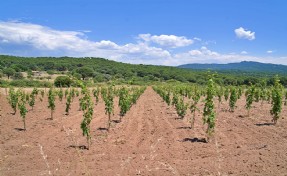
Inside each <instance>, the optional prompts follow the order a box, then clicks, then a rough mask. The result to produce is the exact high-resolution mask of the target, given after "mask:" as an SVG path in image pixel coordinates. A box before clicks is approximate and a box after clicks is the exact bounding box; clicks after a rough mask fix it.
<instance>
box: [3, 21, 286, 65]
mask: <svg viewBox="0 0 287 176" xmlns="http://www.w3.org/2000/svg"><path fill="white" fill-rule="evenodd" d="M250 33H251V32H250ZM138 38H139V40H135V41H134V42H131V43H126V44H122V45H119V44H117V43H115V42H113V41H110V40H101V41H92V40H89V39H88V36H87V35H86V33H85V32H79V31H61V30H55V29H52V28H49V27H45V26H41V25H37V24H31V23H23V22H19V21H16V22H15V21H14V22H11V21H10V22H1V21H0V53H2V54H8V55H20V56H73V57H104V58H107V59H112V60H116V61H120V62H126V63H134V64H155V65H171V66H174V65H181V64H186V63H230V62H239V61H242V60H249V61H259V62H272V63H281V64H282V63H285V64H287V58H286V57H271V55H269V56H268V57H264V58H263V57H255V56H250V55H248V53H247V52H246V51H242V52H241V53H239V54H236V53H229V54H225V53H219V52H216V51H213V50H212V49H209V48H208V47H207V45H204V46H202V47H199V48H193V49H191V48H189V50H186V49H187V48H180V49H175V48H178V47H182V46H188V45H191V44H192V43H193V41H200V40H199V38H197V39H196V38H193V40H190V39H187V38H186V37H179V36H175V35H151V34H140V35H139V36H138ZM199 43H201V45H203V42H202V41H201V42H199ZM154 44H156V45H154ZM161 46H162V47H161ZM11 48H13V49H11ZM272 52H274V51H272V50H269V51H267V53H272Z"/></svg>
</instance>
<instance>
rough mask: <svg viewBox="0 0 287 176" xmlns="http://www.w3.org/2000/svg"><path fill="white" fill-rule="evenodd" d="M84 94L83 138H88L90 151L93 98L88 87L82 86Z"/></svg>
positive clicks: (82, 108)
mask: <svg viewBox="0 0 287 176" xmlns="http://www.w3.org/2000/svg"><path fill="white" fill-rule="evenodd" d="M81 87H82V90H83V91H82V93H83V98H82V100H83V101H81V110H82V111H83V120H82V122H81V129H82V134H83V136H86V139H87V143H88V149H90V143H91V133H90V132H91V127H90V123H91V121H92V119H93V113H94V109H93V106H94V105H93V102H92V98H91V96H90V92H89V90H88V89H87V87H86V86H85V85H84V84H82V86H81Z"/></svg>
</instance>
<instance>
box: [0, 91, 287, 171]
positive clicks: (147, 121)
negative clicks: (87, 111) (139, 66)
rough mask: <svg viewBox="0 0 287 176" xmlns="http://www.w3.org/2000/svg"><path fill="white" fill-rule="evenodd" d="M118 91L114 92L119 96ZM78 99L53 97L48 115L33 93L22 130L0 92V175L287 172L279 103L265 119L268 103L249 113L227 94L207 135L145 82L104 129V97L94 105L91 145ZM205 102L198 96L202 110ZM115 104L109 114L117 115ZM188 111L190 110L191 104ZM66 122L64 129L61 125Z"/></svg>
mask: <svg viewBox="0 0 287 176" xmlns="http://www.w3.org/2000/svg"><path fill="white" fill-rule="evenodd" d="M117 102H118V99H115V103H116V104H117ZM78 104H79V103H78V99H76V100H75V101H74V102H73V105H72V110H71V113H70V115H69V116H65V115H64V109H65V101H63V102H62V103H61V102H59V101H57V106H56V112H55V115H54V120H48V118H49V117H50V111H49V109H48V108H47V100H46V99H45V101H44V102H40V101H37V103H36V106H35V108H34V110H33V111H32V110H30V111H29V113H28V114H27V122H26V123H27V131H21V130H20V129H21V128H22V126H23V124H22V120H21V117H20V115H19V112H18V113H17V114H16V115H12V114H11V112H12V109H11V108H10V107H9V105H8V103H7V100H6V97H5V96H3V94H2V96H1V98H0V110H1V111H0V112H1V117H0V176H2V175H3V176H4V175H5V176H6V175H8V176H9V175H27V176H30V175H107V176H108V175H124V176H125V175H163V176H168V175H258V176H259V175H260V176H261V175H268V176H269V175H276V176H279V175H287V130H286V126H287V118H286V113H287V112H286V109H287V107H286V106H285V107H283V112H282V116H283V117H285V118H284V119H279V121H278V124H277V125H276V126H274V125H270V124H269V122H270V121H271V115H270V113H269V110H270V104H267V103H264V104H263V106H262V107H261V104H260V103H255V104H254V107H253V108H252V111H251V114H250V117H246V114H247V112H246V110H245V108H244V105H245V99H243V98H242V99H240V100H239V101H238V102H237V106H238V107H237V109H236V110H235V112H234V113H230V112H228V111H226V109H227V108H228V103H227V102H224V103H223V104H222V105H221V108H220V109H217V124H216V133H215V136H214V138H213V140H212V141H210V142H209V143H204V140H202V138H205V133H204V127H203V125H202V116H201V113H197V115H196V122H195V128H194V129H189V128H188V127H189V123H188V121H187V118H185V119H184V120H180V119H177V118H178V117H177V114H176V112H175V110H174V108H173V107H168V106H167V105H166V104H165V103H164V102H163V101H162V99H161V98H160V97H159V96H158V95H157V94H156V93H155V92H154V91H153V90H152V89H151V88H150V87H149V88H147V90H146V91H145V93H144V94H143V95H142V96H141V97H140V98H139V100H138V102H137V104H136V105H134V106H133V107H132V108H131V110H130V111H129V112H128V113H127V114H126V116H125V117H124V118H123V121H122V122H121V123H113V124H112V129H111V130H110V131H109V132H107V131H106V130H104V128H105V127H106V125H107V124H106V123H107V116H106V115H105V114H104V103H103V102H102V101H100V103H99V104H98V105H96V106H95V114H94V119H93V121H92V124H91V127H92V146H91V149H90V150H86V149H83V148H82V146H84V145H86V140H85V138H84V137H83V136H82V133H81V129H80V123H81V120H82V112H81V111H78V107H79V105H78ZM202 108H203V103H202V102H201V108H200V109H201V110H202ZM118 114H119V108H118V107H117V106H116V109H115V115H114V116H113V119H114V120H118V119H119V115H118ZM186 117H188V118H190V117H191V114H190V112H188V114H187V116H186ZM61 129H63V130H61Z"/></svg>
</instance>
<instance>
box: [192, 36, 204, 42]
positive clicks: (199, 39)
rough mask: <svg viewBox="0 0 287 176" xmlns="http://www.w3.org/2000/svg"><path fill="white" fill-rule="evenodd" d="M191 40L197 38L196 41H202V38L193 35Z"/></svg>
mask: <svg viewBox="0 0 287 176" xmlns="http://www.w3.org/2000/svg"><path fill="white" fill-rule="evenodd" d="M193 40H197V41H199V42H201V41H202V39H201V38H198V37H194V38H193Z"/></svg>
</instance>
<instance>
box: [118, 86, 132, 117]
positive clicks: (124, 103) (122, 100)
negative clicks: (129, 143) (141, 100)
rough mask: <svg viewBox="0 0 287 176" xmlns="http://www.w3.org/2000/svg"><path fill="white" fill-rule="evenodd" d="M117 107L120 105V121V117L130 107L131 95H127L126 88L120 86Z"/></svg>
mask: <svg viewBox="0 0 287 176" xmlns="http://www.w3.org/2000/svg"><path fill="white" fill-rule="evenodd" d="M119 107H120V116H121V118H120V121H121V119H122V117H123V116H124V115H125V114H126V113H127V112H128V110H129V109H130V107H131V97H130V96H129V92H128V89H127V88H125V87H122V88H121V89H120V91H119Z"/></svg>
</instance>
